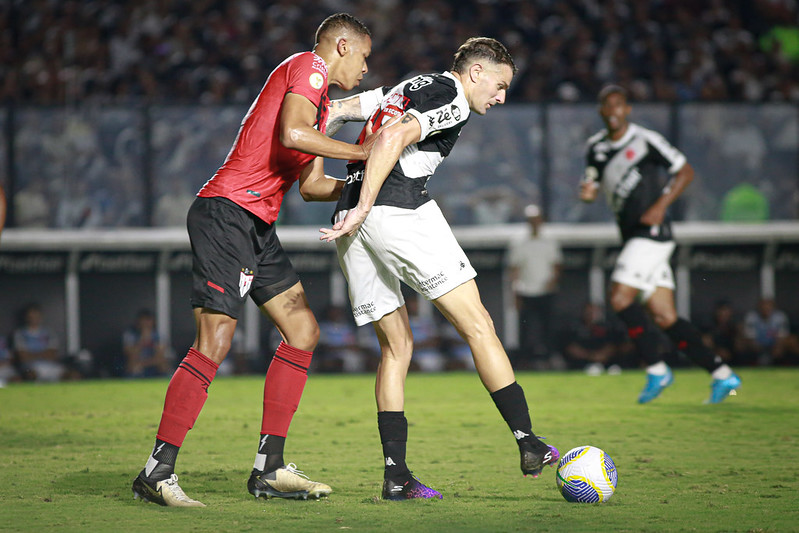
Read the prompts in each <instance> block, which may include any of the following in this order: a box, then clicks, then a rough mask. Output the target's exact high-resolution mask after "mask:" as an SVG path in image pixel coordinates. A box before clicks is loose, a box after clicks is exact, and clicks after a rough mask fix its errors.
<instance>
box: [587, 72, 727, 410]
mask: <svg viewBox="0 0 799 533" xmlns="http://www.w3.org/2000/svg"><path fill="white" fill-rule="evenodd" d="M631 111H632V107H631V106H630V104H629V103H628V101H627V91H626V90H625V89H624V88H622V87H619V86H617V85H609V86H607V87H605V88H603V89H602V90H601V91H600V93H599V114H600V116H601V117H602V120H603V121H604V123H605V129H604V130H602V131H600V132H599V133H597V134H595V135H593V136H592V137H591V138H590V139H589V140H588V148H587V156H586V157H587V162H586V169H585V178H584V179H583V181H582V182H581V184H580V199H581V200H583V201H584V202H592V201H594V200H595V199H596V197H597V194H598V191H599V190H600V188H601V189H602V191H603V192H604V193H605V197H606V199H607V201H608V205H609V206H610V208H611V209H612V210H613V212H614V214H615V215H616V222H617V224H618V226H619V230H620V231H621V238H622V242H623V244H624V247H623V249H622V251H621V253H620V254H619V257H618V259H617V261H616V266H615V268H614V270H613V274H612V276H611V280H612V285H611V289H610V304H611V307H612V308H613V310H614V311H615V312H616V314H617V315H618V316H619V318H621V320H622V321H623V322H624V323H625V325H626V326H627V331H628V333H629V335H630V337H631V339H632V340H633V342H634V343H635V345H636V348H637V349H638V352H639V354H640V355H641V356H642V357H643V358H644V360H645V361H646V364H647V382H646V385H645V387H644V389H643V391H641V394H640V396H639V397H638V402H639V403H647V402H650V401H652V400H654V399H655V398H657V397H658V396H659V395H660V393H661V392H662V391H663V389H665V388H666V387H668V386H669V385H671V383H672V382H673V381H674V377H673V375H672V372H671V369H670V368H669V367H668V365H667V364H666V363H665V361H664V360H663V356H662V354H663V349H662V347H661V346H660V344H661V343H660V338H659V334H658V332H657V330H655V329H654V327H653V324H652V319H650V317H649V316H648V315H647V310H648V311H649V313H650V314H651V317H652V318H653V319H654V321H655V323H656V324H657V325H658V326H659V327H660V328H661V329H662V330H663V331H664V332H665V333H666V335H667V336H668V337H669V339H671V341H672V342H673V343H674V346H675V347H676V348H677V349H679V350H680V351H682V352H684V353H685V354H686V355H687V356H688V357H690V358H691V359H692V360H693V361H694V362H695V363H696V364H698V365H699V366H701V367H703V368H705V369H706V370H707V371H708V372H710V373H711V375H712V376H713V382H712V383H711V391H710V397H709V398H708V400H707V403H719V402H721V401H722V400H724V399H725V398H726V397H727V396H728V395H729V394H730V393H731V392H733V391H735V390H736V389H737V388H738V387H740V386H741V379H740V378H739V377H738V376H737V375H736V374H735V373H734V372H733V371H732V369H730V367H729V366H727V365H726V364H724V363H723V362H722V360H721V358H720V357H719V356H717V355H716V354H714V353H713V352H712V351H710V350H709V349H708V348H707V347H706V346H705V345H704V344H703V342H702V338H701V335H700V333H699V331H698V330H697V329H696V327H695V326H694V325H693V324H691V323H690V322H688V321H687V320H685V319H684V318H680V317H678V316H677V310H676V308H675V305H674V288H675V286H674V275H673V273H672V271H671V265H670V264H669V258H670V257H671V254H672V252H673V251H674V247H675V243H674V238H673V236H672V232H671V219H670V217H669V215H668V212H667V209H668V207H669V206H670V205H671V204H672V203H674V201H675V200H677V198H678V197H679V196H680V194H682V192H683V191H684V190H685V188H686V187H687V186H688V185H689V184H690V183H691V181H693V179H694V171H693V168H692V167H691V165H690V164H688V162H687V161H686V159H685V156H684V155H683V154H682V152H680V151H679V150H677V149H676V148H675V147H673V146H672V145H671V144H669V142H668V141H666V139H664V138H663V136H662V135H660V134H659V133H656V132H654V131H652V130H648V129H646V128H643V127H641V126H639V125H637V124H634V123H631V122H628V121H627V117H628V115H629V114H630V112H631ZM662 169H666V170H667V171H668V174H669V175H671V176H672V179H671V180H669V181H668V182H666V183H664V182H663V180H662V176H663V172H662ZM641 302H643V304H642V303H641ZM644 306H646V309H645V308H644Z"/></svg>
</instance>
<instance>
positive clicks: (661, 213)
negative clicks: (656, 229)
mask: <svg viewBox="0 0 799 533" xmlns="http://www.w3.org/2000/svg"><path fill="white" fill-rule="evenodd" d="M664 218H666V208H665V207H664V206H661V205H660V204H659V203H656V204H653V205H652V206H651V207H650V208H649V209H647V210H646V212H644V214H643V215H641V224H643V225H645V226H659V225H661V224H663V219H664Z"/></svg>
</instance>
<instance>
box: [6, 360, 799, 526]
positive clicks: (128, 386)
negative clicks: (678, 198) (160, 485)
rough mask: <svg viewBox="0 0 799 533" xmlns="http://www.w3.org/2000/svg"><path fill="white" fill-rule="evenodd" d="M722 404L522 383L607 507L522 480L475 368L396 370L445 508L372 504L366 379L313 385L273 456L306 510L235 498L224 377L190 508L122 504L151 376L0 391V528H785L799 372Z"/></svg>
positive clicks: (237, 406) (791, 498) (240, 388)
mask: <svg viewBox="0 0 799 533" xmlns="http://www.w3.org/2000/svg"><path fill="white" fill-rule="evenodd" d="M740 375H741V377H742V379H743V386H742V388H741V390H740V392H739V393H738V395H737V396H735V397H731V398H729V399H728V400H726V401H725V402H723V403H722V404H720V405H703V404H702V402H703V400H704V399H705V398H706V397H707V395H708V393H709V387H708V385H709V382H710V380H709V377H708V376H707V374H706V373H704V372H701V371H698V370H678V371H676V372H675V378H676V381H675V383H674V385H673V386H672V387H670V388H669V389H667V390H666V391H665V392H664V394H663V395H662V396H661V398H659V399H657V400H655V401H654V402H653V403H651V404H649V405H645V406H641V405H637V404H636V403H635V399H636V397H637V394H638V392H639V389H640V388H641V386H642V385H643V382H644V376H643V373H642V372H639V371H629V372H624V373H623V374H621V375H619V376H607V375H605V376H598V377H589V376H586V375H584V374H582V373H528V372H524V373H519V374H518V376H517V377H518V381H519V383H520V384H521V385H522V386H523V387H524V389H525V393H526V396H527V399H528V402H529V404H530V409H531V414H532V417H533V428H534V430H535V431H536V432H537V433H540V434H542V435H544V436H546V437H547V442H549V443H551V444H554V445H556V446H557V447H558V448H559V449H560V450H561V452H566V451H567V450H569V449H571V448H573V447H575V446H578V445H582V444H591V445H594V446H597V447H600V448H602V449H604V450H605V451H606V452H607V453H608V454H610V455H611V457H612V458H613V460H614V461H615V463H616V466H617V468H618V471H619V485H618V488H617V491H616V494H615V495H614V496H613V498H612V499H611V500H610V501H609V502H607V503H604V504H597V505H584V504H570V503H567V502H566V501H565V500H564V499H563V498H562V497H561V495H560V494H559V493H558V491H557V487H556V484H555V469H554V468H546V469H545V471H544V473H543V475H542V476H541V477H539V478H538V479H532V478H524V477H523V476H522V475H521V473H520V471H519V465H518V452H517V449H516V445H515V443H514V440H513V437H512V435H511V433H510V431H509V430H508V429H507V426H506V425H505V423H504V422H503V421H502V419H501V417H500V416H499V413H498V412H497V411H496V409H495V407H494V405H493V403H492V402H491V399H490V397H489V396H488V393H487V392H486V391H485V390H484V389H483V387H482V385H481V384H480V382H479V379H478V378H477V376H476V375H475V374H472V373H449V374H437V375H433V374H430V375H423V374H411V375H410V376H409V378H408V384H407V398H406V415H407V416H408V420H409V423H410V428H409V437H410V441H409V445H408V460H409V466H410V467H411V469H412V470H413V471H414V473H415V474H416V475H418V476H419V478H420V479H421V480H422V481H423V482H424V483H426V484H428V485H430V486H432V487H434V488H436V489H438V490H439V491H441V493H442V494H443V495H444V499H443V500H442V501H409V502H383V501H381V500H380V499H379V495H380V488H381V481H382V454H381V448H380V440H379V438H378V433H377V417H376V414H375V407H374V400H373V386H374V385H373V377H372V376H369V375H357V376H343V375H339V376H331V375H311V377H310V379H309V381H308V385H307V386H306V390H305V395H304V397H303V400H302V403H301V405H300V409H299V411H298V412H297V414H296V416H295V418H294V423H293V425H292V427H291V431H290V434H289V439H288V441H287V446H286V459H287V461H291V462H294V463H296V464H297V466H298V467H299V468H300V469H302V470H304V471H305V472H306V473H307V474H308V475H309V476H310V477H311V479H314V480H318V481H323V482H325V483H328V484H330V485H331V486H332V487H333V494H332V495H331V497H330V498H328V499H323V500H320V501H293V500H292V501H283V500H274V499H273V500H269V501H264V500H255V499H254V498H252V497H251V496H250V495H249V494H248V493H247V490H246V486H245V483H246V480H247V477H248V475H249V471H250V469H251V467H252V462H253V459H254V453H255V449H256V446H257V442H258V432H259V429H260V416H261V399H262V389H263V379H262V378H260V377H222V378H219V379H217V380H216V381H215V382H214V383H213V385H212V386H211V389H210V396H209V398H208V401H207V403H206V405H205V409H204V410H203V412H202V413H201V415H200V418H199V419H198V421H197V423H196V425H195V427H194V429H193V430H192V431H190V432H189V435H188V437H187V438H186V442H185V443H184V446H183V450H182V451H181V454H180V456H179V458H178V464H177V473H178V475H179V477H180V484H181V486H182V487H183V489H184V490H185V491H186V493H187V494H188V495H189V496H191V497H194V498H196V499H199V500H200V501H202V502H204V503H205V504H206V505H207V506H208V507H206V508H204V509H176V508H164V507H160V506H157V505H154V504H146V503H143V502H141V501H134V499H133V497H132V493H131V490H130V485H131V482H132V480H133V477H134V476H135V475H136V474H137V473H138V471H139V470H140V469H141V468H142V467H143V465H144V462H145V461H146V459H147V456H148V455H149V452H150V450H151V447H152V445H153V441H154V437H155V432H156V429H157V425H158V421H159V417H160V413H161V407H162V402H163V398H164V393H165V391H166V385H167V381H166V380H142V381H87V382H75V383H63V384H57V385H29V384H20V385H10V386H7V387H6V388H3V389H0V450H2V454H0V531H45V530H48V531H49V530H53V531H118V532H123V531H124V532H128V531H147V532H158V531H169V532H181V531H192V532H197V531H215V532H216V531H273V532H288V531H309V532H316V531H359V532H360V531H421V532H427V531H430V532H440V531H458V532H469V531H480V532H483V531H485V532H504V531H509V532H510V531H537V532H538V531H568V532H580V531H585V532H594V531H613V532H616V531H632V532H637V531H702V532H705V531H742V532H757V531H779V532H783V531H799V474H797V465H799V447H798V445H799V369H743V370H742V371H740Z"/></svg>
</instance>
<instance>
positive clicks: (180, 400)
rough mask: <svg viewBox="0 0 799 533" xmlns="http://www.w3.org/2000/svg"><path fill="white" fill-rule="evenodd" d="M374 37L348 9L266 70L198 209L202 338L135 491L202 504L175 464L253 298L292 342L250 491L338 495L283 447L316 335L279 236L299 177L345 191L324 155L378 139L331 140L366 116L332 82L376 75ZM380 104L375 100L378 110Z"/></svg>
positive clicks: (343, 155) (171, 393)
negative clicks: (336, 95)
mask: <svg viewBox="0 0 799 533" xmlns="http://www.w3.org/2000/svg"><path fill="white" fill-rule="evenodd" d="M371 47H372V40H371V35H370V32H369V30H368V29H367V28H366V26H364V25H363V24H362V23H361V22H360V21H358V20H357V19H356V18H354V17H353V16H351V15H348V14H345V13H339V14H337V15H332V16H330V17H328V18H327V19H325V20H324V21H323V22H322V24H321V25H320V26H319V28H318V30H317V32H316V45H315V47H314V50H313V51H312V52H304V53H299V54H295V55H293V56H291V57H289V58H287V59H286V60H285V61H283V63H281V64H280V65H278V67H277V68H275V70H274V71H272V73H271V74H270V75H269V78H268V79H267V81H266V83H265V85H264V87H263V88H262V89H261V92H260V94H259V95H258V97H257V98H256V99H255V101H254V102H253V103H252V105H251V107H250V109H249V111H248V112H247V115H246V116H245V117H244V120H243V121H242V124H241V128H240V129H239V133H238V135H237V137H236V140H235V142H234V143H233V147H232V149H231V150H230V153H229V154H228V156H227V158H226V159H225V162H224V164H223V165H222V167H221V168H220V169H219V170H218V171H217V172H216V174H214V176H213V177H212V178H211V179H210V180H208V182H207V183H206V184H205V185H204V186H203V187H202V189H201V190H200V192H199V193H198V195H197V199H196V200H195V201H194V203H193V204H192V206H191V208H190V209H189V214H188V221H187V225H188V230H189V237H190V239H191V246H192V253H193V256H194V260H193V269H192V278H193V287H192V295H191V303H192V307H193V308H194V318H195V322H196V325H197V336H196V338H195V341H194V344H193V345H192V347H191V348H190V349H189V351H188V354H187V355H186V357H185V358H184V359H183V360H182V361H181V363H180V365H179V366H178V369H177V370H176V371H175V374H174V375H173V377H172V380H171V381H170V383H169V387H168V388H167V392H166V399H165V401H164V409H163V413H162V415H161V422H160V425H159V427H158V433H157V435H156V441H155V446H154V448H153V451H152V454H151V455H150V457H149V459H148V461H147V464H146V465H145V467H144V469H143V470H142V471H141V473H140V474H139V475H138V476H137V478H136V479H135V480H134V482H133V492H134V495H135V496H136V497H141V498H143V499H145V500H149V501H153V502H156V503H159V504H161V505H167V506H178V507H198V506H203V504H202V503H200V502H198V501H196V500H193V499H191V498H189V497H187V496H186V494H185V493H184V492H183V491H182V490H181V488H180V486H179V485H178V484H177V476H176V475H175V472H174V470H175V468H174V467H175V460H176V457H177V454H178V451H179V450H180V446H181V445H182V444H183V440H184V438H185V436H186V434H187V432H188V431H189V429H191V427H192V426H193V425H194V422H195V420H196V419H197V416H198V415H199V413H200V410H201V409H202V407H203V404H204V403H205V400H206V398H207V396H208V393H207V390H208V386H209V385H210V384H211V382H212V381H213V379H214V376H215V375H216V371H217V368H218V367H219V364H220V363H221V362H222V361H223V360H224V358H225V356H226V355H227V352H228V350H229V349H230V345H231V342H232V339H233V333H234V330H235V328H236V323H237V319H238V317H239V315H240V312H241V310H242V307H243V305H244V302H245V299H246V298H247V297H248V296H249V297H250V298H251V299H252V300H253V301H254V302H255V304H256V305H257V306H258V307H260V308H261V311H263V312H264V313H265V314H266V315H268V316H269V318H270V319H271V320H272V322H274V324H275V325H276V327H277V329H278V330H279V331H280V333H281V335H282V337H283V342H282V343H281V344H280V346H279V347H278V348H277V351H276V353H275V355H274V358H273V359H272V363H271V364H270V366H269V370H268V371H267V374H266V380H265V384H264V396H263V406H264V407H263V417H262V421H261V431H260V435H259V439H258V442H259V444H258V452H257V454H256V459H255V464H254V467H253V471H252V475H251V476H250V478H249V480H248V482H247V487H248V490H249V491H250V493H251V494H253V495H254V496H255V497H259V496H264V497H273V496H274V497H282V498H297V499H299V498H302V499H305V498H308V497H312V498H319V497H320V496H326V495H328V494H329V493H330V492H331V488H330V487H329V486H327V485H325V484H323V483H317V482H314V481H310V480H309V479H308V478H307V477H306V476H304V475H301V474H302V473H301V472H300V471H298V470H297V469H296V467H295V466H294V464H293V463H289V464H286V463H285V462H284V459H283V447H284V442H285V439H286V435H287V432H288V428H289V425H290V423H291V419H292V417H293V415H294V412H295V411H296V410H297V406H298V404H299V402H300V397H301V396H302V391H303V388H304V386H305V382H306V380H307V371H308V367H309V366H310V363H311V356H312V351H313V350H314V348H315V347H316V343H317V341H318V340H319V326H318V324H317V322H316V319H315V317H314V315H313V313H312V312H311V310H310V308H309V307H308V301H307V298H306V296H305V292H304V290H303V287H302V284H301V283H300V281H299V278H298V276H297V274H296V272H295V271H294V268H293V267H292V265H291V262H290V261H289V259H288V257H287V256H286V254H285V252H284V251H283V249H282V247H281V245H280V241H279V240H278V238H277V235H276V233H275V227H274V222H275V220H276V219H277V216H278V213H279V211H280V205H281V202H282V200H283V196H284V194H285V193H286V191H288V190H289V189H290V188H291V186H292V184H293V183H294V182H295V181H299V189H300V193H301V194H302V196H303V198H305V199H306V200H329V199H335V198H337V196H338V194H339V192H340V189H341V186H342V185H343V183H342V182H340V181H336V180H333V179H328V178H326V177H325V175H324V171H323V167H322V157H330V158H334V159H347V160H363V159H365V158H366V157H367V155H368V153H369V150H370V147H371V144H372V143H373V142H374V141H373V140H367V142H365V143H363V144H362V145H356V144H348V143H344V142H341V141H337V140H334V139H331V138H330V137H328V136H326V135H325V130H326V127H327V124H328V120H330V119H332V118H341V117H340V116H337V117H331V116H329V114H330V113H335V114H337V115H346V114H349V116H350V118H358V119H363V115H364V114H365V113H367V111H363V110H361V108H360V106H361V105H367V102H366V100H369V99H370V98H371V97H369V96H368V95H369V94H370V93H364V95H361V96H356V97H352V98H350V99H347V100H345V101H343V102H340V103H337V105H336V106H334V107H333V108H332V109H331V107H330V101H329V100H328V96H327V89H328V86H329V85H330V84H334V85H338V86H339V87H341V88H342V89H344V90H350V89H353V88H354V87H355V86H357V85H358V83H359V81H360V80H361V78H362V77H363V75H364V74H366V72H367V65H366V58H367V57H368V56H369V54H370V52H371ZM371 105H372V104H369V106H367V109H368V113H371Z"/></svg>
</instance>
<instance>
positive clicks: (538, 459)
mask: <svg viewBox="0 0 799 533" xmlns="http://www.w3.org/2000/svg"><path fill="white" fill-rule="evenodd" d="M515 71H516V67H515V65H514V64H513V60H512V58H511V56H510V54H508V51H507V50H506V49H505V47H504V46H503V45H502V44H501V43H499V42H498V41H496V40H494V39H489V38H484V37H478V38H472V39H469V40H468V41H466V42H465V43H464V44H463V45H462V46H461V47H460V48H459V49H458V51H457V53H456V54H455V59H454V63H453V66H452V69H451V70H450V71H449V72H445V73H442V74H428V75H421V76H416V77H414V78H412V79H409V80H407V81H404V82H402V83H400V84H399V85H397V86H396V87H394V88H393V89H391V90H389V91H388V92H387V93H386V94H385V95H384V96H383V98H382V100H381V101H380V104H379V109H377V110H376V111H375V113H374V114H373V115H372V122H373V129H377V128H378V127H380V126H381V125H385V127H384V128H383V130H382V131H381V132H380V133H379V134H378V139H377V142H376V143H375V145H374V148H373V152H372V156H371V157H370V158H369V159H368V160H367V161H366V164H365V165H364V164H363V162H354V163H352V164H350V165H349V168H348V178H347V183H346V185H345V186H344V189H343V190H342V193H341V198H340V200H339V203H338V205H337V207H336V214H335V224H334V226H333V228H332V229H323V230H321V231H322V232H323V233H324V236H323V237H322V239H323V240H327V241H334V240H335V241H336V247H337V250H338V255H339V263H340V264H341V267H342V269H343V271H344V274H345V276H346V277H347V280H348V282H349V291H350V300H351V304H352V309H353V314H354V316H355V320H356V322H357V323H358V324H359V325H362V324H366V323H368V322H372V323H373V324H374V328H375V331H376V333H377V336H378V339H379V341H380V346H381V350H382V358H381V362H380V366H379V368H378V370H377V383H376V387H375V395H376V399H377V408H378V414H377V416H378V428H379V430H380V438H381V442H382V444H383V454H384V458H385V472H384V483H383V498H384V499H390V500H402V499H408V498H441V494H440V493H439V492H437V491H435V490H433V489H431V488H429V487H426V486H424V485H423V484H422V483H420V482H419V481H418V479H416V478H415V477H414V476H413V475H412V474H411V471H410V470H409V468H408V466H407V464H406V462H405V451H406V444H407V435H408V422H407V419H406V418H405V413H404V383H405V378H406V376H407V373H408V367H409V365H410V362H411V356H412V352H413V336H412V334H411V328H410V325H409V320H408V313H407V311H406V308H405V302H404V300H403V297H402V293H401V291H400V281H402V282H405V283H406V284H408V285H409V286H410V287H412V288H413V289H414V290H416V291H417V292H418V293H420V294H422V295H423V296H425V297H426V298H428V299H429V300H432V301H433V303H434V304H435V305H436V307H437V308H438V309H439V310H440V311H441V312H442V313H443V314H444V316H445V317H446V318H447V319H448V320H449V321H450V322H451V323H452V324H453V325H454V326H455V328H456V329H457V330H458V332H459V333H460V334H461V336H462V337H463V338H464V339H465V340H466V341H467V342H468V344H469V347H470V348H471V350H472V355H473V357H474V361H475V366H476V368H477V372H478V373H479V375H480V379H481V380H482V382H483V385H484V386H485V387H486V389H487V390H488V392H489V393H490V394H491V397H492V399H493V400H494V402H495V404H496V406H497V408H498V410H499V411H500V413H501V415H502V416H503V418H504V419H505V421H506V422H507V424H508V426H509V427H510V429H511V431H512V433H513V435H514V437H515V438H516V440H517V443H518V446H519V451H520V454H521V469H522V472H523V473H524V474H525V475H527V474H531V475H533V476H534V477H535V476H537V475H538V474H539V473H540V472H541V470H542V469H543V467H544V465H547V464H555V463H557V460H558V451H557V449H555V448H554V447H552V446H548V445H546V444H544V443H543V442H541V441H540V440H539V439H538V438H537V437H536V436H535V434H534V433H533V431H532V423H531V421H530V414H529V411H528V407H527V401H526V399H525V396H524V392H523V390H522V388H521V387H520V386H519V385H518V383H516V379H515V376H514V373H513V368H512V367H511V364H510V361H509V360H508V356H507V354H506V353H505V350H504V348H503V347H502V344H501V342H500V340H499V338H498V337H497V334H496V332H495V330H494V325H493V322H492V320H491V317H490V316H489V315H488V312H487V311H486V309H485V307H484V306H483V304H482V303H481V301H480V294H479V292H478V290H477V284H476V283H475V281H474V277H475V276H476V273H475V271H474V269H473V268H472V266H471V264H470V263H469V259H468V258H467V257H466V254H465V253H464V252H463V250H462V249H461V247H460V245H459V244H458V242H457V241H456V240H455V237H454V236H453V234H452V231H451V229H450V227H449V225H448V224H447V221H446V220H445V219H444V216H443V215H442V213H441V210H440V209H439V208H438V205H437V204H436V202H435V201H434V200H433V199H432V198H430V197H429V194H428V191H427V188H426V187H425V185H426V183H427V180H428V179H430V177H431V176H432V174H433V172H434V171H435V169H436V167H437V166H438V165H439V163H441V161H442V160H443V159H444V157H446V156H447V155H448V154H449V153H450V150H451V149H452V146H453V145H454V143H455V141H456V140H457V138H458V135H459V134H460V130H461V128H462V127H463V125H464V124H465V123H466V121H467V120H468V118H469V115H470V112H475V113H477V114H479V115H483V114H485V113H486V112H487V111H488V109H489V108H490V107H491V106H493V105H496V104H502V103H504V102H505V94H506V91H507V89H508V86H509V85H510V82H511V79H512V78H513V74H514V73H515ZM395 117H396V118H395ZM367 128H368V126H367Z"/></svg>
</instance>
